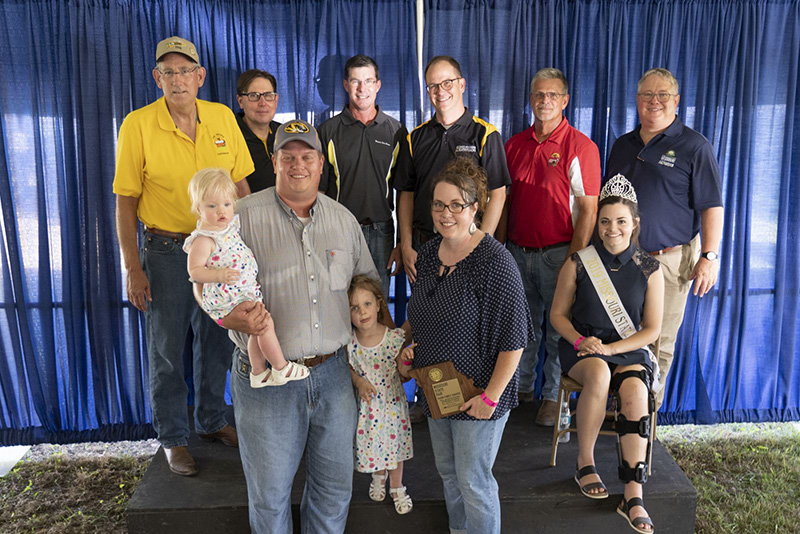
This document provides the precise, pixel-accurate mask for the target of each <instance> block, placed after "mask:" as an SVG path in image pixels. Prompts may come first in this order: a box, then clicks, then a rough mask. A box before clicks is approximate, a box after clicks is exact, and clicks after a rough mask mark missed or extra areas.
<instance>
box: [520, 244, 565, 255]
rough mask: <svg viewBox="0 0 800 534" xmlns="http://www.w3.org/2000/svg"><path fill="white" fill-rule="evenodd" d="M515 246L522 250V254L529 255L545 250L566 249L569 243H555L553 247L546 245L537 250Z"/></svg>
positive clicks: (535, 248)
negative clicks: (526, 253)
mask: <svg viewBox="0 0 800 534" xmlns="http://www.w3.org/2000/svg"><path fill="white" fill-rule="evenodd" d="M512 243H514V242H513V241H512ZM514 244H515V245H517V244H516V243H514ZM517 246H518V247H519V248H521V249H522V252H528V253H530V252H544V251H545V250H550V249H551V248H558V247H567V246H569V243H568V242H566V243H555V244H553V245H546V246H544V247H540V248H537V247H522V246H520V245H517Z"/></svg>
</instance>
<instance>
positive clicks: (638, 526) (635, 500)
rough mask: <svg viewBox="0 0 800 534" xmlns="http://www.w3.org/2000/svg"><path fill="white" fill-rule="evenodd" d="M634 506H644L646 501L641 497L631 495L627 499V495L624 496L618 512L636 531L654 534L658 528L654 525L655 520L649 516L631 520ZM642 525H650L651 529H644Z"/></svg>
mask: <svg viewBox="0 0 800 534" xmlns="http://www.w3.org/2000/svg"><path fill="white" fill-rule="evenodd" d="M634 506H641V507H642V508H644V501H643V500H642V499H641V498H639V497H631V498H630V499H628V500H627V501H626V500H625V497H623V498H622V502H621V503H619V506H617V513H618V514H619V515H621V516H622V517H624V518H625V521H627V522H628V524H629V525H630V526H631V528H632V529H633V530H635V531H636V532H639V533H641V534H653V532H655V531H656V529H655V527H654V526H653V521H652V520H651V519H650V518H649V517H647V516H642V517H637V518H636V519H633V520H631V516H630V515H629V514H630V512H631V508H633V507H634ZM642 525H650V530H645V529H643V528H642Z"/></svg>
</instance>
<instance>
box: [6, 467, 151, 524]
mask: <svg viewBox="0 0 800 534" xmlns="http://www.w3.org/2000/svg"><path fill="white" fill-rule="evenodd" d="M149 464H150V458H147V457H130V456H128V457H103V458H97V459H88V458H80V459H74V460H63V459H62V458H61V457H60V456H59V455H54V456H51V457H49V458H47V459H46V460H45V461H41V462H21V463H20V464H18V465H17V466H16V467H15V468H14V469H13V470H12V471H11V472H10V473H8V474H7V475H6V476H5V477H3V478H0V532H2V533H3V534H18V533H19V534H21V533H35V534H43V533H47V534H61V533H73V532H80V533H84V532H87V533H88V532H98V533H99V532H102V533H104V534H106V533H108V534H111V533H125V532H127V528H126V526H125V507H126V506H127V504H128V500H129V499H130V497H131V495H133V491H134V489H135V488H136V485H137V484H138V482H139V480H140V479H141V477H142V475H143V474H144V471H145V469H147V466H148V465H149Z"/></svg>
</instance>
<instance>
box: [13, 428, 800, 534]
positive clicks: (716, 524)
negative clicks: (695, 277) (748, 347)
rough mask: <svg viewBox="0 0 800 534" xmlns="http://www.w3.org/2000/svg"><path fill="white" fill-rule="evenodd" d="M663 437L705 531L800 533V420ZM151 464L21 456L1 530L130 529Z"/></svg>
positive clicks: (677, 431)
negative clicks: (132, 508) (690, 487)
mask: <svg viewBox="0 0 800 534" xmlns="http://www.w3.org/2000/svg"><path fill="white" fill-rule="evenodd" d="M658 438H659V440H660V441H661V443H663V444H664V446H665V447H666V448H667V449H668V450H669V452H670V453H671V454H672V456H673V457H674V458H675V461H676V462H677V463H678V465H679V466H680V467H681V469H683V470H684V471H685V472H686V474H687V476H688V477H689V479H690V480H691V481H692V484H694V486H695V487H696V488H697V522H696V532H697V533H698V534H768V533H778V532H780V533H800V505H798V503H800V424H798V423H760V424H725V425H715V426H694V425H682V426H672V427H668V426H661V427H659V428H658ZM54 450H57V447H55V448H54ZM149 463H150V458H148V457H146V456H137V457H130V456H125V457H113V456H111V457H107V456H103V457H99V458H90V459H87V458H79V459H73V460H66V459H64V458H62V456H61V455H59V454H54V455H52V456H50V457H48V458H47V459H46V460H44V461H35V462H34V461H28V462H22V463H20V464H19V465H17V467H15V468H14V469H13V470H12V471H11V472H10V473H9V474H8V475H6V476H5V477H3V478H0V532H2V533H3V534H18V533H35V534H40V533H47V534H56V533H59V534H60V533H73V532H79V533H85V532H86V533H88V532H99V533H100V532H101V533H103V534H107V533H125V532H127V529H126V526H125V507H126V506H127V503H128V500H129V499H130V496H131V495H132V494H133V491H134V489H135V488H136V485H137V484H138V482H139V480H140V479H141V477H142V475H143V474H144V471H145V469H147V466H148V464H149ZM646 495H647V494H646V493H645V497H646Z"/></svg>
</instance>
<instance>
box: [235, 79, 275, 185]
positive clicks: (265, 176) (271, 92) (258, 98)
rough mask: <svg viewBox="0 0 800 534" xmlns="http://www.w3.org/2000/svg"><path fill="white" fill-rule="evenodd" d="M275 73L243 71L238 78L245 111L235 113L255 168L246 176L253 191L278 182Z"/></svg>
mask: <svg viewBox="0 0 800 534" xmlns="http://www.w3.org/2000/svg"><path fill="white" fill-rule="evenodd" d="M277 87H278V85H277V82H276V81H275V76H273V75H272V74H270V73H269V72H267V71H265V70H259V69H250V70H246V71H244V72H243V73H242V74H241V75H240V76H239V79H238V80H237V81H236V101H237V102H239V106H240V107H241V108H242V111H241V112H239V113H238V114H237V115H236V120H237V121H238V123H239V128H240V129H241V130H242V135H244V139H245V141H247V148H248V150H250V157H252V158H253V163H254V164H255V166H256V170H255V171H254V172H253V174H251V175H250V176H248V177H247V183H248V185H250V192H251V193H255V192H256V191H261V190H262V189H266V188H267V187H272V186H274V185H275V169H274V168H273V166H272V145H273V143H274V141H275V132H276V131H277V128H278V126H280V123H279V122H276V121H274V120H272V119H273V118H274V117H275V111H277V109H278V93H277V92H276V88H277Z"/></svg>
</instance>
